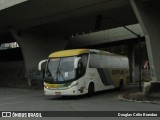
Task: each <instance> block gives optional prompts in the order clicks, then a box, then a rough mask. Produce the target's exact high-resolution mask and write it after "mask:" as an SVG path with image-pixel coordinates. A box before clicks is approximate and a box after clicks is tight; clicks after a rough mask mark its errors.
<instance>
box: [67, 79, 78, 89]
mask: <svg viewBox="0 0 160 120" xmlns="http://www.w3.org/2000/svg"><path fill="white" fill-rule="evenodd" d="M76 85H78V82H77V81H76V82H74V83H72V84H71V85H70V86H69V88H72V87H74V86H76Z"/></svg>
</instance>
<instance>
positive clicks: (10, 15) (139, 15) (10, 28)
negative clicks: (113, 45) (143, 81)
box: [0, 0, 160, 81]
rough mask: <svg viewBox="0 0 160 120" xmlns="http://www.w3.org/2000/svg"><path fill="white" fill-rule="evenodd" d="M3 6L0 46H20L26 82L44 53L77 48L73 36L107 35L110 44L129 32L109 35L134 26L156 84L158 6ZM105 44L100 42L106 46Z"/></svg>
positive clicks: (152, 2) (142, 1) (90, 2)
mask: <svg viewBox="0 0 160 120" xmlns="http://www.w3.org/2000/svg"><path fill="white" fill-rule="evenodd" d="M3 1H4V2H3V4H1V6H2V8H0V9H2V10H1V11H0V23H1V24H0V43H5V42H9V41H17V42H18V43H19V45H20V47H21V50H22V53H23V58H24V64H25V70H26V72H25V74H26V76H27V77H28V79H29V76H30V74H31V76H32V73H34V71H36V70H37V64H38V62H39V61H40V60H41V59H44V58H46V57H47V56H48V54H49V53H51V52H54V51H57V50H62V49H65V48H66V47H68V48H69V45H71V44H75V43H77V41H76V40H74V41H75V43H73V41H72V39H71V36H72V35H76V34H77V33H78V34H83V33H89V32H95V31H102V30H103V31H104V30H107V31H108V32H109V33H110V36H111V39H110V40H111V41H110V42H112V40H113V41H116V40H122V39H123V38H125V37H124V36H121V35H126V34H128V35H127V36H128V37H131V38H132V37H133V36H134V35H131V33H130V32H128V33H126V32H125V34H121V32H122V31H123V30H122V31H118V32H116V33H118V35H119V36H118V35H117V36H116V37H115V34H114V33H115V32H112V31H113V29H115V31H117V30H116V29H121V28H120V27H122V26H130V25H133V26H134V25H135V24H138V23H139V24H140V26H141V27H142V30H143V35H142V34H141V33H140V32H141V30H140V31H138V30H137V29H136V31H134V32H135V33H137V34H138V35H139V34H140V35H142V36H145V39H146V44H147V51H148V55H149V62H150V66H151V71H152V81H159V80H160V76H159V71H160V67H159V61H160V57H159V53H158V52H157V51H158V50H159V49H158V48H159V44H160V34H159V31H160V30H159V29H160V23H159V19H160V16H159V14H158V11H159V4H158V0H98V1H97V0H87V1H86V0H58V1H57V0H45V1H44V0H33V1H31V0H22V3H20V4H18V3H16V4H15V3H13V6H12V5H11V4H10V5H8V4H9V3H8V2H7V1H8V0H3ZM15 2H16V0H15ZM19 2H21V1H20V0H19ZM14 4H15V5H14ZM3 5H4V6H5V7H4V6H3ZM10 6H11V7H10ZM133 28H134V27H133ZM103 31H102V33H105V32H103ZM122 33H123V32H122ZM105 35H107V34H106V33H105ZM8 36H10V37H8ZM134 37H137V36H134ZM120 38H121V39H120ZM78 39H79V38H78ZM107 39H108V38H107V37H106V39H103V41H100V42H101V43H105V42H106V43H107V42H108V41H107ZM115 39H116V40H115ZM125 39H126V38H125ZM85 40H88V41H90V40H89V39H87V38H86V39H85ZM94 40H96V39H94ZM92 42H93V41H92ZM86 43H87V42H86ZM88 43H90V42H88ZM92 44H99V42H97V41H96V42H95V43H94V42H93V43H92ZM22 66H23V65H22Z"/></svg>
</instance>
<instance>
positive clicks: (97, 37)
mask: <svg viewBox="0 0 160 120" xmlns="http://www.w3.org/2000/svg"><path fill="white" fill-rule="evenodd" d="M126 27H127V28H129V29H130V30H132V31H134V32H135V33H137V34H138V35H140V36H144V34H143V31H142V29H141V27H140V25H139V24H134V25H129V26H126ZM133 38H137V36H136V35H134V34H133V33H131V32H130V31H128V30H126V29H125V28H124V27H118V28H113V29H109V30H104V31H98V32H93V33H88V34H84V35H77V36H73V37H72V38H70V42H69V44H68V46H67V48H72V47H74V48H75V47H84V46H90V45H96V44H102V43H109V42H115V41H121V40H126V39H133Z"/></svg>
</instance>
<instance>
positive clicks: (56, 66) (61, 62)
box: [45, 56, 87, 83]
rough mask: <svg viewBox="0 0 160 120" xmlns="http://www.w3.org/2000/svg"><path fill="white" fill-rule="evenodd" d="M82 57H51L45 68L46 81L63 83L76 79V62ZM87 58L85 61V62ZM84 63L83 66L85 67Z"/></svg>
mask: <svg viewBox="0 0 160 120" xmlns="http://www.w3.org/2000/svg"><path fill="white" fill-rule="evenodd" d="M82 58H83V57H82V56H81V57H80V56H72V57H64V58H51V59H49V61H48V64H47V69H46V77H45V78H46V81H45V82H49V83H64V82H68V81H71V80H74V79H76V77H77V76H76V75H77V74H76V72H77V69H78V62H79V61H80V59H82ZM86 61H87V59H86V60H85V63H86V64H87V62H86ZM86 64H84V66H85V67H84V68H86Z"/></svg>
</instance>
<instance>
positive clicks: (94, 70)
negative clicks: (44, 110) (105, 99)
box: [39, 49, 129, 96]
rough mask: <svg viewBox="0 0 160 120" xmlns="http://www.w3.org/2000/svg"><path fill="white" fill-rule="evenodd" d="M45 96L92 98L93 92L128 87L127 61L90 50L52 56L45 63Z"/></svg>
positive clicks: (62, 52)
mask: <svg viewBox="0 0 160 120" xmlns="http://www.w3.org/2000/svg"><path fill="white" fill-rule="evenodd" d="M43 62H47V64H46V68H45V76H44V94H45V95H61V96H70V95H82V94H89V95H92V94H93V93H94V92H97V91H102V90H107V89H113V88H122V87H124V86H126V85H127V84H128V83H129V65H128V58H127V57H125V56H122V55H117V54H113V53H110V52H105V51H101V50H94V49H73V50H63V51H58V52H54V53H52V54H50V55H49V58H48V59H47V60H42V61H40V63H39V70H41V64H42V63H43Z"/></svg>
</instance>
